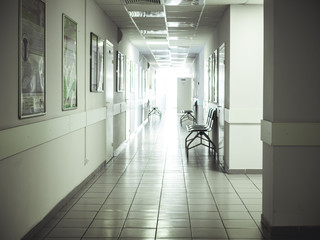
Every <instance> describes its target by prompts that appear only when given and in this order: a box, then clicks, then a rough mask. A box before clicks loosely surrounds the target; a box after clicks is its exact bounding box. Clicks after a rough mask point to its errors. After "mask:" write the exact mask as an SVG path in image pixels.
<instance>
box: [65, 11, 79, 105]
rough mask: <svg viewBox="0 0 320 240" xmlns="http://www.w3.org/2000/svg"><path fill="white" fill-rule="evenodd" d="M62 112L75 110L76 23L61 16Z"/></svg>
mask: <svg viewBox="0 0 320 240" xmlns="http://www.w3.org/2000/svg"><path fill="white" fill-rule="evenodd" d="M62 22H63V40H62V41H63V49H62V58H63V59H62V110H71V109H75V108H77V23H76V22H75V21H73V20H71V19H70V18H69V17H67V16H66V15H65V14H63V16H62Z"/></svg>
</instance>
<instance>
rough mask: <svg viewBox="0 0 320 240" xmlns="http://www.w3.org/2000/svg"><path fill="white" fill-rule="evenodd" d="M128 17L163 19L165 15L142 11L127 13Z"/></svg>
mask: <svg viewBox="0 0 320 240" xmlns="http://www.w3.org/2000/svg"><path fill="white" fill-rule="evenodd" d="M128 13H129V15H130V17H132V18H136V17H139V18H146V17H148V18H153V17H156V18H158V17H162V18H163V17H165V14H164V12H142V11H129V12H128Z"/></svg>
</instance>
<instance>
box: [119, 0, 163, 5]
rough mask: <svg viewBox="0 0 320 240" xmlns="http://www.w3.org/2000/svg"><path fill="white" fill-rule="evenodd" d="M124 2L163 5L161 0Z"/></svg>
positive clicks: (127, 1) (128, 2)
mask: <svg viewBox="0 0 320 240" xmlns="http://www.w3.org/2000/svg"><path fill="white" fill-rule="evenodd" d="M123 2H124V4H126V5H128V4H156V5H161V0H123Z"/></svg>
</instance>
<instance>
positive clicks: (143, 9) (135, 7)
mask: <svg viewBox="0 0 320 240" xmlns="http://www.w3.org/2000/svg"><path fill="white" fill-rule="evenodd" d="M126 8H127V10H128V11H129V12H135V11H137V12H163V6H162V5H155V6H154V5H142V4H133V5H126Z"/></svg>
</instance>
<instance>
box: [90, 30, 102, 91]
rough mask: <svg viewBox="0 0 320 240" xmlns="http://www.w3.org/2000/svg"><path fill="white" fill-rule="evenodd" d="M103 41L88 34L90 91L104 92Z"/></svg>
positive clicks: (94, 35) (96, 36) (92, 34)
mask: <svg viewBox="0 0 320 240" xmlns="http://www.w3.org/2000/svg"><path fill="white" fill-rule="evenodd" d="M104 44H105V41H104V40H103V39H102V38H100V37H99V36H98V35H96V34H94V33H90V91H91V92H103V91H104V78H105V69H104V48H105V46H104Z"/></svg>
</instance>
